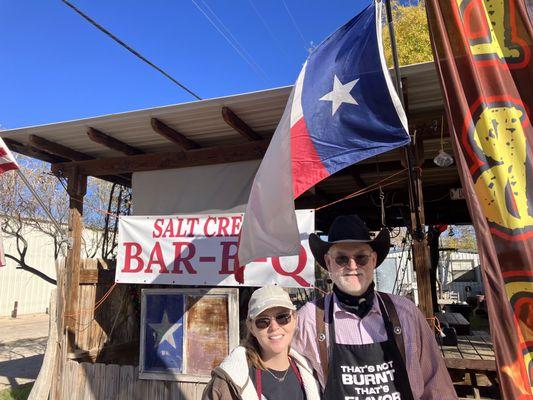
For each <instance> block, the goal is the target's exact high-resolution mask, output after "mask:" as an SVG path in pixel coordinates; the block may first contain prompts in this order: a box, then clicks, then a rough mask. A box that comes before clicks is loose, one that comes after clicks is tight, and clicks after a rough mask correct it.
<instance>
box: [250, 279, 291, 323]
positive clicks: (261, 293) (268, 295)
mask: <svg viewBox="0 0 533 400" xmlns="http://www.w3.org/2000/svg"><path fill="white" fill-rule="evenodd" d="M274 307H283V308H288V309H289V310H296V307H295V306H294V304H292V301H291V299H290V297H289V294H288V293H287V292H286V291H285V290H283V289H282V288H281V287H280V286H275V285H267V286H264V287H262V288H260V289H257V290H256V291H255V292H253V293H252V297H250V301H249V302H248V318H249V319H254V318H255V317H257V316H258V315H259V314H261V313H262V312H263V311H265V310H268V309H269V308H274Z"/></svg>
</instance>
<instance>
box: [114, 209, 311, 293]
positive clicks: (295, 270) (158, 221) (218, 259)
mask: <svg viewBox="0 0 533 400" xmlns="http://www.w3.org/2000/svg"><path fill="white" fill-rule="evenodd" d="M296 216H297V220H298V229H299V230H300V232H301V235H300V238H301V251H300V255H299V256H294V257H272V258H263V259H258V260H255V261H254V262H252V263H249V264H247V265H246V266H245V267H244V286H264V285H267V284H274V283H277V284H279V285H281V286H284V287H309V286H311V285H314V282H315V261H314V258H313V256H312V254H311V250H310V249H309V244H308V237H309V234H310V233H312V232H313V231H314V228H315V222H314V221H315V214H314V210H298V211H296ZM242 219H243V214H216V215H215V214H210V215H176V216H123V217H120V220H119V245H118V257H117V269H116V275H115V281H116V282H117V283H140V284H143V283H144V284H165V285H204V286H239V285H240V284H239V282H238V281H237V280H236V279H235V272H236V268H238V267H239V266H238V265H236V263H237V262H238V261H237V249H238V240H239V232H240V229H241V224H242ZM237 272H238V273H242V271H240V269H239V271H237Z"/></svg>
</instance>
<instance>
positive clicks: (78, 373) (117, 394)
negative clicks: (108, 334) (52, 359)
mask: <svg viewBox="0 0 533 400" xmlns="http://www.w3.org/2000/svg"><path fill="white" fill-rule="evenodd" d="M137 377H138V368H137V367H133V366H131V365H122V366H120V365H115V364H109V365H106V364H100V363H94V364H93V363H85V362H84V363H78V362H76V361H72V360H69V361H67V365H66V368H65V374H64V379H63V382H62V390H61V392H62V395H61V397H59V398H57V400H67V399H68V400H110V399H117V400H146V399H150V400H200V399H201V397H202V392H203V390H204V387H205V385H206V384H205V383H199V382H171V381H155V380H141V379H138V378H137Z"/></svg>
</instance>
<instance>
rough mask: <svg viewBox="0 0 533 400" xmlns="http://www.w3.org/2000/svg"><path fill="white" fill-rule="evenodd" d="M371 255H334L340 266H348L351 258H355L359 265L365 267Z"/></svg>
mask: <svg viewBox="0 0 533 400" xmlns="http://www.w3.org/2000/svg"><path fill="white" fill-rule="evenodd" d="M370 255H371V254H358V255H356V256H354V257H348V256H337V257H333V259H334V260H335V263H336V264H337V265H338V266H339V267H347V266H348V265H350V259H352V260H354V261H355V263H356V264H357V265H360V266H362V267H364V266H365V265H367V264H368V262H369V261H370Z"/></svg>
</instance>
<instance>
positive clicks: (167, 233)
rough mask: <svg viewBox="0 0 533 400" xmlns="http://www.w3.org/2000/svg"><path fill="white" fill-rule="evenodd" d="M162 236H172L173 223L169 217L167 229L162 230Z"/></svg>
mask: <svg viewBox="0 0 533 400" xmlns="http://www.w3.org/2000/svg"><path fill="white" fill-rule="evenodd" d="M162 236H163V237H174V223H173V222H172V220H171V219H169V220H168V225H167V229H165V231H164V232H163V235H162Z"/></svg>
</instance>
